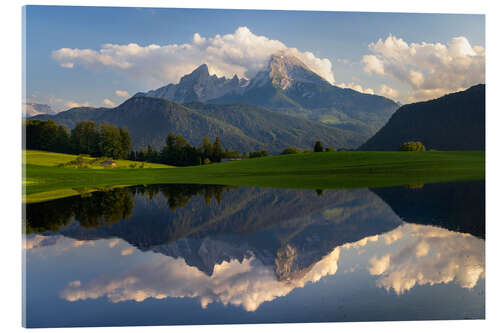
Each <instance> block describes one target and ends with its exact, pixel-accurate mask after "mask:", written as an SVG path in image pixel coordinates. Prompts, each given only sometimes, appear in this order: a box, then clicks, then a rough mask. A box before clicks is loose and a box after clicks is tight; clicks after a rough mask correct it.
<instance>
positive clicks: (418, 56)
mask: <svg viewBox="0 0 500 333" xmlns="http://www.w3.org/2000/svg"><path fill="white" fill-rule="evenodd" d="M368 47H369V49H370V50H371V51H372V54H367V55H364V56H363V58H362V63H363V65H364V71H365V72H368V73H374V74H376V75H382V76H390V77H392V78H395V79H396V80H398V81H400V82H402V83H405V84H407V85H408V86H410V87H411V89H412V92H411V95H410V96H409V98H408V101H409V102H414V101H420V100H427V99H432V98H436V97H439V96H442V95H444V94H446V93H450V92H455V91H459V90H463V89H466V88H469V87H470V86H473V85H475V84H478V83H484V82H485V50H484V48H483V47H481V46H474V47H473V46H471V45H470V43H469V41H468V40H467V38H465V37H455V38H452V39H451V40H450V41H449V42H448V43H447V44H446V45H445V44H442V43H426V42H422V43H411V44H408V43H407V42H406V41H404V40H403V39H402V38H397V37H395V36H392V35H389V36H388V37H387V38H386V39H385V40H382V39H379V40H378V41H377V42H376V43H371V44H370V45H369V46H368ZM385 91H386V92H387V94H388V95H390V94H391V92H390V91H387V90H385Z"/></svg>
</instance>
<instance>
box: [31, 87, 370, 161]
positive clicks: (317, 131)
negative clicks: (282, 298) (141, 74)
mask: <svg viewBox="0 0 500 333" xmlns="http://www.w3.org/2000/svg"><path fill="white" fill-rule="evenodd" d="M31 119H40V120H49V119H50V120H53V121H55V122H57V123H60V124H62V125H65V126H67V127H69V128H72V127H74V126H75V124H76V123H77V122H79V121H82V120H93V121H96V122H101V123H102V122H108V123H111V124H114V125H116V126H124V127H126V128H128V130H129V132H130V136H131V138H132V142H133V144H134V148H135V149H139V148H143V147H145V146H146V145H148V144H151V145H152V146H153V147H154V148H156V149H160V148H162V147H163V146H164V145H165V138H166V136H167V135H168V133H170V132H173V133H176V134H181V135H183V136H184V137H185V138H186V139H187V140H188V141H189V142H190V143H191V144H194V145H196V146H197V145H200V144H201V143H202V141H203V137H204V136H208V137H209V138H210V139H211V140H212V141H213V140H214V139H215V137H216V136H219V137H220V139H221V143H222V145H223V147H224V148H227V149H230V150H238V151H240V152H248V151H254V150H262V149H266V150H268V151H269V152H279V151H282V150H283V149H285V148H286V147H290V146H296V147H298V148H302V149H305V148H308V149H311V147H312V145H313V144H314V142H315V141H316V140H321V141H322V142H323V144H324V145H325V146H333V147H336V148H338V147H351V148H354V147H357V146H358V145H359V144H361V143H362V141H360V138H359V137H358V136H357V135H356V133H354V132H351V131H347V130H342V129H336V128H331V127H328V126H326V125H324V124H321V123H317V122H313V121H309V120H306V119H299V118H296V117H292V116H287V115H284V114H280V113H276V112H272V111H269V110H266V109H264V108H261V107H257V106H252V105H206V104H203V103H199V102H197V103H191V104H187V106H184V105H181V104H178V103H175V102H171V101H168V100H165V99H160V98H152V97H141V96H138V97H132V98H130V99H128V100H127V101H125V102H124V103H122V104H121V105H119V106H117V107H115V108H111V109H108V108H90V107H79V108H74V109H70V110H68V111H64V112H60V113H58V114H57V115H54V116H49V115H39V116H35V117H33V118H31Z"/></svg>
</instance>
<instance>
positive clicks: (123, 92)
mask: <svg viewBox="0 0 500 333" xmlns="http://www.w3.org/2000/svg"><path fill="white" fill-rule="evenodd" d="M115 95H116V96H118V97H124V98H129V97H130V94H129V93H128V91H126V90H115Z"/></svg>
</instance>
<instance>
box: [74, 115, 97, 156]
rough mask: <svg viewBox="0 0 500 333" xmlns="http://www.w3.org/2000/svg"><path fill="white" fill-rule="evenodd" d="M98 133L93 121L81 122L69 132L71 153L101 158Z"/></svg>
mask: <svg viewBox="0 0 500 333" xmlns="http://www.w3.org/2000/svg"><path fill="white" fill-rule="evenodd" d="M100 140H101V138H100V133H99V129H98V126H97V124H96V123H95V122H94V121H87V120H84V121H81V122H79V123H77V124H76V125H75V128H73V130H72V131H71V136H70V142H71V146H72V150H73V153H75V154H89V155H92V156H101V155H102V150H101V145H100Z"/></svg>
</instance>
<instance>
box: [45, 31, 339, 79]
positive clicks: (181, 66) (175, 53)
mask: <svg viewBox="0 0 500 333" xmlns="http://www.w3.org/2000/svg"><path fill="white" fill-rule="evenodd" d="M278 51H284V52H286V53H288V54H290V55H294V56H296V57H297V58H299V59H300V60H301V61H302V62H304V63H305V64H306V65H307V66H308V67H309V68H310V69H311V70H312V71H314V72H315V73H317V74H318V75H320V76H322V77H323V78H324V79H326V80H327V81H329V82H330V83H333V82H335V78H334V74H333V69H332V64H331V62H330V60H328V59H326V58H323V59H321V58H318V57H316V56H315V55H314V54H313V53H311V52H307V51H306V52H302V51H299V50H298V49H296V48H290V47H288V46H287V45H285V44H284V43H283V42H281V41H279V40H273V39H270V38H268V37H266V36H258V35H255V34H254V33H252V32H251V31H250V29H248V28H247V27H239V28H238V29H236V31H235V32H234V33H232V34H227V35H222V36H221V35H216V36H214V37H209V38H207V37H202V36H201V35H200V34H198V33H195V34H194V35H193V38H192V40H191V42H190V43H186V44H182V45H178V44H167V45H156V44H151V45H147V46H141V45H138V44H135V43H131V44H128V45H119V44H111V43H109V44H104V45H102V47H101V48H100V49H99V50H93V49H76V48H75V49H72V48H61V49H59V50H55V51H53V52H52V58H53V59H54V60H56V61H57V62H58V63H59V65H60V66H61V67H65V68H69V69H71V68H74V67H75V66H83V67H86V68H89V69H91V70H95V71H102V70H106V69H109V70H113V71H115V72H119V73H122V74H124V75H126V76H128V77H131V78H133V79H138V80H141V81H144V82H147V83H149V84H151V85H164V84H166V83H176V82H178V80H179V79H180V78H181V77H182V76H183V75H185V74H186V73H190V72H191V71H193V70H194V69H195V68H196V67H198V66H199V65H200V64H203V63H206V64H207V65H208V67H209V69H210V72H211V73H212V74H217V75H218V76H226V77H231V76H233V75H234V74H237V75H238V76H240V77H247V78H251V77H253V76H254V75H255V74H256V73H257V72H258V71H259V70H262V69H263V68H265V66H266V65H267V62H268V60H269V57H270V56H271V55H272V54H274V53H276V52H278Z"/></svg>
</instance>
